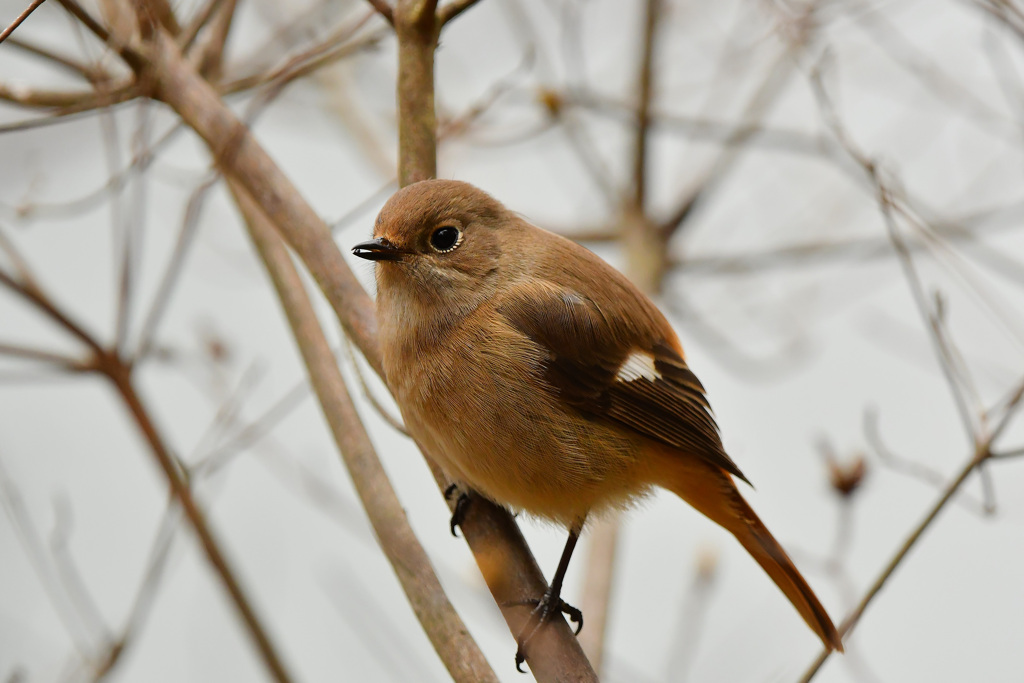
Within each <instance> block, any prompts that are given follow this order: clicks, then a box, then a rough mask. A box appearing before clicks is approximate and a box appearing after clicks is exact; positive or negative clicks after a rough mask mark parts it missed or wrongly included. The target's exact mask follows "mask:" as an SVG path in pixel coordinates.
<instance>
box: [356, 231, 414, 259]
mask: <svg viewBox="0 0 1024 683" xmlns="http://www.w3.org/2000/svg"><path fill="white" fill-rule="evenodd" d="M352 253H353V254H355V255H356V256H358V257H359V258H364V259H366V260H367V261H401V260H402V257H403V256H404V255H405V250H404V249H399V248H398V247H396V246H395V245H393V244H392V243H391V242H389V241H388V240H387V239H386V238H384V237H378V238H377V239H375V240H367V241H366V242H360V243H359V244H357V245H356V246H354V247H352Z"/></svg>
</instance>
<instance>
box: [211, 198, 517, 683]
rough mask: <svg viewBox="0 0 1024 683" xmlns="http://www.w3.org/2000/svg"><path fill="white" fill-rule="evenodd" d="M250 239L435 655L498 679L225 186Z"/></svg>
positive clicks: (292, 291) (288, 278) (272, 249)
mask: <svg viewBox="0 0 1024 683" xmlns="http://www.w3.org/2000/svg"><path fill="white" fill-rule="evenodd" d="M229 184H230V186H231V188H232V192H233V194H234V196H235V200H236V201H237V202H238V204H239V207H240V208H241V210H242V213H243V215H245V217H246V224H247V225H248V226H249V233H250V235H251V237H252V239H253V241H254V242H255V244H256V247H257V249H258V251H259V253H260V256H261V258H262V259H263V262H264V265H265V266H266V268H267V272H268V273H269V274H270V276H271V279H272V280H273V282H274V287H275V289H276V290H277V294H278V297H279V298H280V299H281V306H282V308H283V309H284V312H285V315H286V316H287V317H288V321H289V323H290V325H291V328H292V333H293V335H294V337H295V341H296V343H297V344H298V346H299V351H300V352H301V354H302V358H303V361H304V362H305V364H306V368H307V371H308V375H309V380H310V383H311V384H312V385H313V389H314V391H315V392H316V394H317V398H318V399H319V400H320V405H321V407H322V408H323V411H324V416H325V417H326V419H327V423H328V425H329V426H330V428H331V434H332V436H333V437H334V441H335V443H336V444H337V446H338V450H339V451H340V452H341V455H342V458H344V460H345V465H346V467H347V468H348V471H349V474H350V475H351V476H352V480H353V483H354V484H355V487H356V491H357V492H358V493H359V497H360V500H361V501H362V504H363V508H364V509H365V510H366V512H367V514H368V516H369V518H370V522H371V523H372V524H373V529H374V532H375V533H376V535H377V538H378V540H379V542H380V546H381V549H382V550H383V551H384V554H385V555H386V556H387V558H388V561H389V562H390V563H391V566H392V568H393V569H394V571H395V574H396V575H397V576H398V579H399V581H400V582H401V584H402V589H403V590H404V591H405V594H406V596H407V597H408V599H409V603H410V604H411V605H412V608H413V610H414V611H415V612H416V616H417V617H418V619H419V621H420V623H421V624H422V625H423V629H424V631H425V632H426V634H427V636H428V637H429V638H430V641H431V643H432V644H433V646H434V649H435V650H436V651H437V653H438V655H439V656H440V657H441V660H442V661H443V662H444V664H445V666H446V668H447V669H448V671H449V673H450V674H451V675H452V677H453V678H454V679H455V680H456V681H465V682H467V683H470V682H473V681H497V680H498V679H497V677H496V676H495V675H494V672H493V671H492V670H491V668H490V666H489V665H488V664H487V660H486V659H485V658H484V656H483V653H482V652H480V650H479V649H478V647H477V645H476V643H475V642H474V641H473V639H472V637H470V636H469V631H468V629H467V628H466V626H465V624H463V622H462V620H461V619H460V618H459V616H458V614H456V612H455V609H454V608H453V607H452V606H451V604H450V603H449V602H448V598H447V597H446V596H445V593H444V589H443V588H442V587H441V583H440V581H439V580H438V579H437V576H436V574H435V573H434V570H433V567H432V566H431V564H430V560H429V559H428V557H427V554H426V552H425V551H424V550H423V547H422V546H421V545H420V544H419V542H418V541H417V540H416V536H415V535H414V534H413V531H412V528H411V527H410V526H409V522H408V519H407V518H406V516H405V512H404V510H403V509H402V505H401V503H400V502H399V500H398V497H397V496H396V495H395V492H394V490H393V489H392V488H391V485H390V483H389V481H388V479H387V475H386V474H385V473H384V470H383V468H382V467H381V464H380V461H379V460H378V459H377V454H376V453H375V452H374V449H373V446H372V444H371V443H370V437H369V435H368V434H367V433H366V431H365V429H364V428H363V426H362V423H361V422H360V420H359V416H358V414H357V413H356V410H355V406H354V405H353V404H352V400H351V397H350V396H349V394H348V390H347V388H346V387H345V381H344V379H343V378H342V376H341V371H340V370H339V368H338V363H337V361H336V359H335V358H334V354H333V353H331V351H330V347H329V346H328V345H327V340H326V339H325V338H324V336H323V331H322V330H321V329H320V323H319V321H318V320H317V317H316V313H315V312H314V311H313V306H312V304H311V302H310V301H309V297H308V295H307V294H306V291H305V287H304V286H303V284H302V281H301V279H300V278H299V274H298V272H297V271H296V269H295V266H294V264H293V263H292V260H291V256H290V255H289V254H288V251H287V250H286V249H285V246H284V243H283V242H282V241H281V239H280V237H278V235H277V233H276V231H275V230H274V227H273V225H271V224H270V223H269V221H268V220H267V218H266V217H265V216H264V215H263V213H262V212H261V211H260V210H259V208H258V206H257V205H256V203H255V201H253V200H252V199H251V198H250V197H249V196H248V195H247V194H246V193H245V191H244V190H243V189H242V187H241V185H240V183H237V182H235V181H229Z"/></svg>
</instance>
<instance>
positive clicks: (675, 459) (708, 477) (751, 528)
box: [655, 452, 843, 652]
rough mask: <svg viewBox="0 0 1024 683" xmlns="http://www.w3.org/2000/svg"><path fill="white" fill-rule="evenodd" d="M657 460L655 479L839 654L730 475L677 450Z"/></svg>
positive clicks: (838, 643)
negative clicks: (742, 552)
mask: <svg viewBox="0 0 1024 683" xmlns="http://www.w3.org/2000/svg"><path fill="white" fill-rule="evenodd" d="M658 460H659V461H660V462H659V464H658V466H657V470H656V472H655V476H656V478H657V479H658V483H659V484H660V485H661V486H662V487H663V488H667V489H668V490H670V491H672V492H673V493H675V494H676V495H677V496H679V497H680V498H682V499H683V500H685V501H686V502H687V503H689V504H690V505H692V506H693V507H694V508H696V509H697V510H698V511H700V512H701V513H702V514H704V515H705V516H706V517H708V518H709V519H711V521H713V522H715V523H716V524H718V525H720V526H722V527H724V528H725V529H726V530H727V531H729V532H730V533H731V534H732V535H733V536H735V537H736V540H738V541H739V542H740V544H741V545H742V546H743V547H744V548H746V549H747V552H748V553H750V555H751V556H752V557H753V558H754V559H755V560H757V563H758V564H759V565H761V567H762V568H763V569H764V570H765V572H767V574H768V576H769V577H771V580H772V581H774V582H775V585H776V586H778V587H779V589H780V590H781V591H782V592H783V593H784V594H785V596H786V597H787V598H789V601H790V602H791V603H793V606H794V607H795V608H796V611H797V612H799V613H800V616H802V617H803V618H804V621H805V622H807V625H808V626H810V628H811V630H812V631H814V632H815V633H816V634H817V635H818V637H819V638H821V642H822V643H824V645H825V647H826V648H828V649H835V650H838V651H840V652H842V651H843V643H842V640H840V637H839V632H838V631H837V630H836V627H835V625H833V623H832V620H831V619H830V618H829V616H828V613H827V612H826V611H825V608H824V607H822V606H821V603H820V602H819V601H818V598H817V596H815V595H814V591H812V590H811V587H810V586H809V585H807V581H805V580H804V577H803V576H801V575H800V572H799V571H798V570H797V568H796V566H795V565H794V564H793V561H792V560H791V559H789V555H787V554H786V551H785V550H783V549H782V546H781V545H779V542H778V541H776V540H775V537H774V536H772V535H771V532H769V531H768V529H767V527H765V525H764V524H763V523H762V522H761V520H760V519H758V517H757V515H756V514H754V511H753V510H752V509H751V508H750V506H749V505H748V504H747V501H745V500H744V499H743V496H741V495H740V492H739V490H737V488H736V484H734V483H733V481H732V478H731V477H730V476H729V475H728V474H727V473H726V472H724V471H722V470H721V469H719V468H717V467H715V466H713V465H711V464H709V463H707V462H705V461H703V460H700V459H698V458H695V457H693V456H688V455H684V454H682V453H679V452H662V453H659V455H658Z"/></svg>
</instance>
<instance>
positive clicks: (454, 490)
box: [444, 484, 472, 538]
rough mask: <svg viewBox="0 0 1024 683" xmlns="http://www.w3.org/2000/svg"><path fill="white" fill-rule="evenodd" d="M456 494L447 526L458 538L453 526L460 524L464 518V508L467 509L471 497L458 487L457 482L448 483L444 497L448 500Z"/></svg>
mask: <svg viewBox="0 0 1024 683" xmlns="http://www.w3.org/2000/svg"><path fill="white" fill-rule="evenodd" d="M456 494H458V498H456V499H455V509H454V510H453V511H452V519H451V521H450V522H449V523H448V526H449V528H451V530H452V536H455V537H456V538H458V537H459V535H458V534H457V533H455V527H457V526H462V520H464V519H465V518H466V510H468V509H469V503H470V501H471V500H472V499H471V498H470V497H469V494H468V493H466V492H465V491H463V490H462V489H460V488H459V485H458V484H450V485H449V486H448V488H446V489H445V490H444V499H445V500H448V501H450V500H451V499H452V497H453V496H455V495H456Z"/></svg>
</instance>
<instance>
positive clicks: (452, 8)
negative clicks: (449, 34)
mask: <svg viewBox="0 0 1024 683" xmlns="http://www.w3.org/2000/svg"><path fill="white" fill-rule="evenodd" d="M479 1H480V0H451V1H450V2H448V3H446V4H444V5H442V6H441V7H440V8H439V9H438V10H437V23H439V24H440V25H441V26H444V25H445V24H447V23H448V22H449V21H451V20H452V19H454V18H455V17H457V16H459V15H460V14H462V13H463V12H465V11H466V10H468V9H469V8H470V7H472V6H473V5H475V4H476V3H478V2H479Z"/></svg>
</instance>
